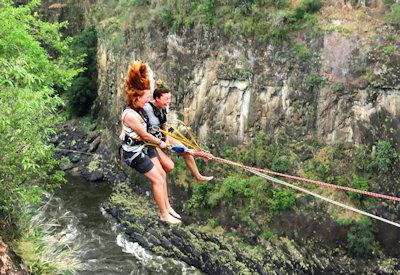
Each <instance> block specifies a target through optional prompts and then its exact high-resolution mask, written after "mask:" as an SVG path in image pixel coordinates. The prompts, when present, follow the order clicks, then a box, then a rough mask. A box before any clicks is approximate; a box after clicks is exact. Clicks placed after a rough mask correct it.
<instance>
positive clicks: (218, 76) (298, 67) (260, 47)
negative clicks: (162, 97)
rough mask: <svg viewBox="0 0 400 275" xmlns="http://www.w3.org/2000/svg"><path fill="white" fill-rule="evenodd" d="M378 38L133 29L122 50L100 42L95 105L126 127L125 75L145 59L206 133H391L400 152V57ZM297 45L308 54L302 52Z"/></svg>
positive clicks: (180, 112)
mask: <svg viewBox="0 0 400 275" xmlns="http://www.w3.org/2000/svg"><path fill="white" fill-rule="evenodd" d="M374 39H378V38H374ZM373 43H377V41H372V40H371V39H370V38H368V39H367V38H364V37H362V36H361V35H358V34H352V35H345V34H342V33H340V32H337V31H333V32H326V33H320V34H319V35H317V37H316V38H313V39H307V38H305V37H302V35H301V34H299V35H298V37H295V38H294V39H293V40H291V41H286V42H271V43H268V44H265V43H264V44H261V43H259V42H257V41H256V40H253V39H248V38H238V39H231V38H227V37H225V36H223V35H220V34H217V33H215V32H212V31H204V30H202V29H191V30H188V31H185V32H182V33H171V32H168V31H166V30H163V29H160V28H157V26H154V29H152V30H151V31H149V32H147V31H137V30H135V29H134V28H132V29H129V28H128V29H126V30H125V32H124V36H123V40H122V46H121V48H120V51H119V52H118V53H114V52H113V49H111V48H110V47H109V44H108V43H107V40H106V38H105V40H100V41H99V48H98V60H99V93H98V99H97V101H96V103H95V106H94V109H93V110H94V113H95V114H96V115H97V116H99V117H101V118H103V119H105V121H106V122H107V123H106V124H107V125H109V126H110V128H111V129H113V130H114V129H117V128H118V127H119V114H120V112H121V110H122V108H123V105H124V104H123V80H124V76H125V74H126V71H127V68H128V65H129V63H131V62H132V61H134V60H135V59H140V60H145V61H146V62H148V63H149V64H150V66H151V68H152V69H153V70H154V72H155V75H156V78H161V79H163V80H164V81H165V82H166V84H167V85H168V86H169V87H170V88H171V89H172V91H173V98H174V102H173V104H172V112H171V117H172V118H173V117H178V118H180V119H181V120H183V121H184V122H186V123H187V124H188V125H190V127H191V128H192V129H193V130H194V132H195V133H196V135H197V136H198V137H199V139H200V140H202V141H205V142H209V141H212V140H215V136H216V135H218V136H221V137H223V138H224V140H228V141H230V142H232V143H233V144H234V143H242V142H245V141H248V140H250V139H251V138H252V137H254V136H255V134H256V133H258V132H263V133H266V134H267V135H269V136H270V137H271V138H273V139H275V140H279V139H282V138H283V139H292V140H297V141H299V142H300V141H305V140H309V139H312V138H313V137H317V138H318V140H319V141H320V142H322V143H331V142H333V141H336V140H341V141H345V142H349V143H353V144H354V143H355V144H357V143H364V144H374V143H376V142H377V141H379V140H382V139H384V140H392V141H393V144H394V146H396V148H397V150H399V149H400V145H399V139H400V133H399V119H400V104H399V103H400V90H399V88H400V79H399V75H398V71H399V70H398V69H399V55H398V54H397V55H396V54H395V55H393V56H391V57H390V60H389V63H382V62H380V61H379V60H377V58H376V57H375V56H374V55H375V54H377V53H376V52H375V51H374V50H375V49H374V46H373V45H372V44H373ZM295 44H298V45H302V47H304V48H305V50H306V51H307V52H308V53H309V56H308V55H307V56H302V55H301V53H300V54H299V53H298V52H296V51H295V50H294V49H293V45H295ZM321 79H323V81H324V83H323V84H321V83H318V81H320V80H321ZM321 81H322V80H321Z"/></svg>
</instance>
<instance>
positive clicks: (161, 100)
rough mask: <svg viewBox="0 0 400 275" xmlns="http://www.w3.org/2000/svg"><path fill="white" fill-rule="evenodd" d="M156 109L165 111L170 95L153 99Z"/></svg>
mask: <svg viewBox="0 0 400 275" xmlns="http://www.w3.org/2000/svg"><path fill="white" fill-rule="evenodd" d="M155 101H156V105H157V107H159V108H161V109H167V108H168V107H169V104H171V93H165V94H162V95H161V96H160V97H158V98H156V99H155Z"/></svg>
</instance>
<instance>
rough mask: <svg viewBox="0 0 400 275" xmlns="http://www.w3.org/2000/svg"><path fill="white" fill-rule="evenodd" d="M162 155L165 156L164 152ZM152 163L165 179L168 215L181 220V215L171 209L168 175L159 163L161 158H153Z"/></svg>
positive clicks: (164, 189)
mask: <svg viewBox="0 0 400 275" xmlns="http://www.w3.org/2000/svg"><path fill="white" fill-rule="evenodd" d="M162 153H163V154H165V153H164V152H162ZM167 157H168V156H167ZM151 161H152V162H153V163H154V167H156V168H157V169H158V171H160V174H161V175H163V177H164V179H165V180H164V181H163V192H164V203H165V207H166V209H167V211H168V213H169V214H171V215H172V216H174V217H175V218H178V219H181V215H179V214H178V213H176V212H175V210H174V209H173V208H172V207H171V204H170V202H169V196H168V184H167V176H166V173H165V171H164V169H163V167H162V165H161V163H160V161H159V158H152V159H151ZM171 162H172V160H171Z"/></svg>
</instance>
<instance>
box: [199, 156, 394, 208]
mask: <svg viewBox="0 0 400 275" xmlns="http://www.w3.org/2000/svg"><path fill="white" fill-rule="evenodd" d="M193 156H195V157H202V158H205V159H210V160H215V161H217V162H219V163H223V164H229V165H233V166H236V167H239V168H243V169H248V170H253V171H258V172H261V173H266V174H271V175H275V176H279V177H284V178H288V179H294V180H298V181H302V182H308V183H314V184H317V185H320V186H324V187H329V188H334V189H341V190H344V191H348V192H355V193H359V194H363V195H366V196H370V197H375V198H381V199H386V200H392V201H398V202H400V198H398V197H395V196H390V195H384V194H379V193H374V192H369V191H364V190H360V189H354V188H351V187H347V186H340V185H336V184H331V183H326V182H322V181H318V180H310V179H306V178H301V177H298V176H292V175H287V174H283V173H278V172H274V171H271V170H268V169H261V168H256V167H252V166H247V165H244V164H241V163H238V162H234V161H231V160H227V159H223V158H219V157H215V156H213V155H212V154H211V153H208V152H203V151H195V152H194V153H193Z"/></svg>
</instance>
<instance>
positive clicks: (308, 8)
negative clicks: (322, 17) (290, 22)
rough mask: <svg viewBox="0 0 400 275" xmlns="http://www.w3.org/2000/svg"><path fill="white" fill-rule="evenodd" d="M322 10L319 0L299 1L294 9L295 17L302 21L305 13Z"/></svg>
mask: <svg viewBox="0 0 400 275" xmlns="http://www.w3.org/2000/svg"><path fill="white" fill-rule="evenodd" d="M321 8H322V1H320V0H300V1H298V3H297V5H296V7H295V17H296V18H297V19H302V18H303V17H304V15H305V14H307V13H315V12H317V11H319V10H320V9H321Z"/></svg>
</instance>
